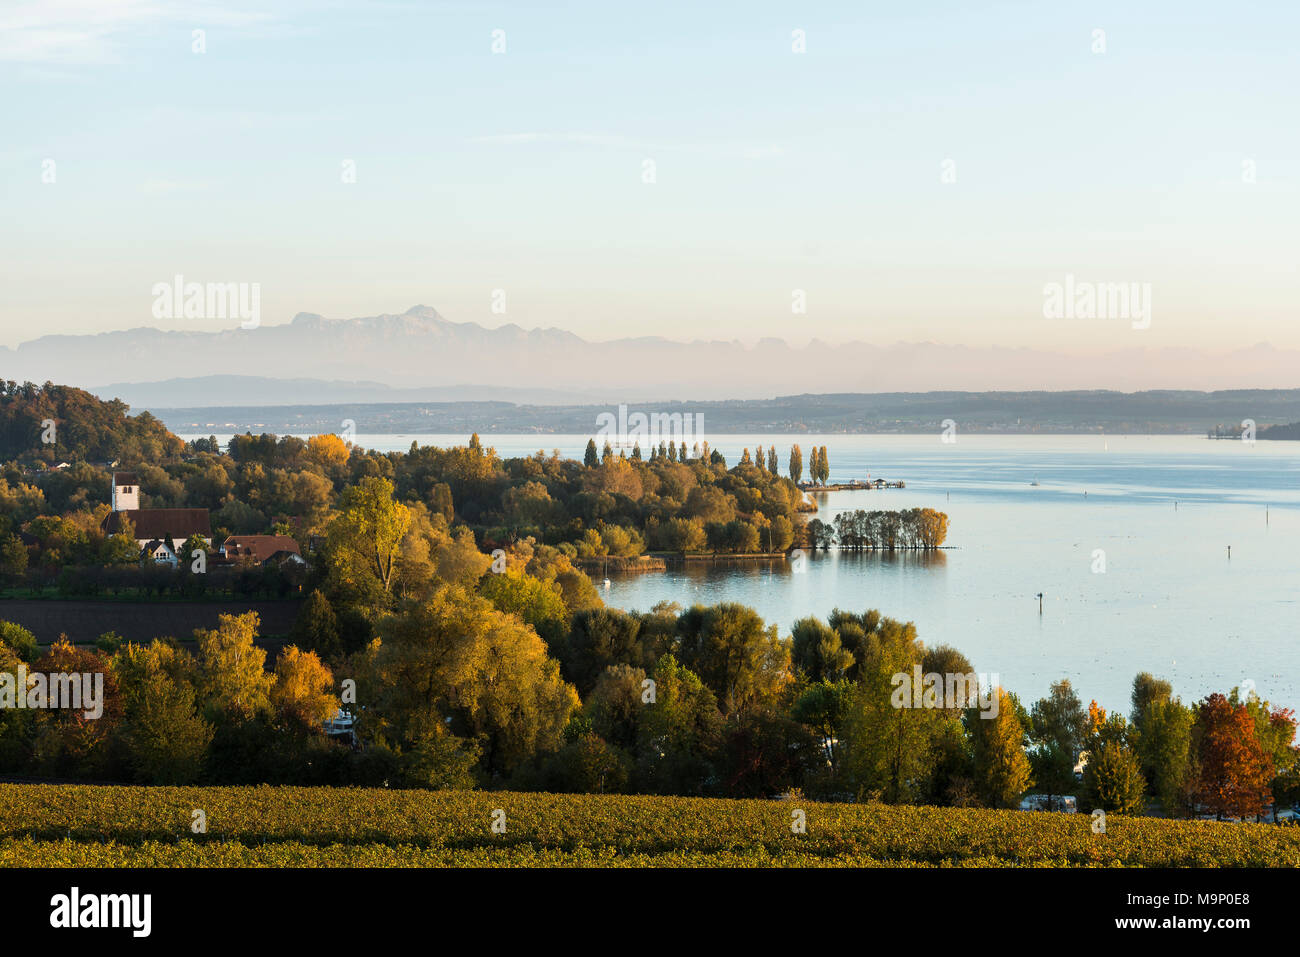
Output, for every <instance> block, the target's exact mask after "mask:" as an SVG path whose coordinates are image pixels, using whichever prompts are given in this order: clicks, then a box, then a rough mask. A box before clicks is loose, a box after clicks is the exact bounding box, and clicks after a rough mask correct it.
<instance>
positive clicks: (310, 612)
mask: <svg viewBox="0 0 1300 957" xmlns="http://www.w3.org/2000/svg"><path fill="white" fill-rule="evenodd" d="M289 637H290V640H291V641H292V642H293V643H294V644H295V645H297V646H298V647H300V648H305V649H307V650H308V651H314V652H316V654H318V655H320V656H321V657H322V658H325V659H327V660H329V659H332V658H336V657H338V656H339V655H341V654H342V653H343V645H342V642H341V641H340V639H339V622H338V617H337V616H336V615H335V614H334V609H333V607H332V606H331V605H330V601H329V599H328V598H326V597H325V594H324V593H323V592H322V591H321V590H320V589H319V588H315V589H312V593H311V594H310V595H308V596H307V600H306V601H304V602H303V603H302V608H301V609H299V611H298V617H297V618H296V619H295V620H294V623H293V630H292V631H291V632H290V633H289Z"/></svg>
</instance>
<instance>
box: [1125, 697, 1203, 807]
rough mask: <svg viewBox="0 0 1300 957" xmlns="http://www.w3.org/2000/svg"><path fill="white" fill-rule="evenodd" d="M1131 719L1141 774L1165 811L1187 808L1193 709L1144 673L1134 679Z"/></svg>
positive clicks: (1190, 770) (1190, 768) (1190, 769)
mask: <svg viewBox="0 0 1300 957" xmlns="http://www.w3.org/2000/svg"><path fill="white" fill-rule="evenodd" d="M1132 700H1133V712H1132V721H1133V728H1134V732H1135V734H1136V739H1137V740H1136V745H1135V746H1136V749H1137V754H1138V762H1139V764H1140V766H1141V769H1142V776H1143V777H1144V778H1145V779H1146V781H1147V784H1148V788H1149V791H1150V793H1151V794H1152V795H1153V796H1154V797H1156V798H1158V799H1159V800H1160V804H1161V806H1162V807H1163V808H1164V811H1165V813H1166V814H1169V815H1175V814H1182V813H1184V812H1185V811H1186V809H1187V787H1188V782H1189V779H1190V777H1191V772H1192V761H1191V757H1192V756H1191V747H1192V740H1191V739H1192V723H1193V721H1194V715H1193V714H1192V709H1191V708H1187V707H1184V706H1183V704H1182V702H1180V701H1179V700H1178V699H1177V698H1174V697H1173V688H1172V686H1171V685H1170V684H1169V682H1167V681H1160V680H1159V679H1157V678H1154V677H1153V676H1152V675H1150V674H1147V673H1146V672H1143V673H1141V674H1139V675H1138V676H1137V677H1136V678H1134V679H1133V698H1132Z"/></svg>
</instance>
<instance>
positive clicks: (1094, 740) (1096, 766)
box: [1083, 709, 1146, 814]
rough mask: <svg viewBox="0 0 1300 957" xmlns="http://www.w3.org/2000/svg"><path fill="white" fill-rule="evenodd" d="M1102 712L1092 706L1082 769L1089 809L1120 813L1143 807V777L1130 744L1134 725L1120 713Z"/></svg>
mask: <svg viewBox="0 0 1300 957" xmlns="http://www.w3.org/2000/svg"><path fill="white" fill-rule="evenodd" d="M1102 715H1104V712H1102V711H1100V710H1099V709H1095V710H1094V719H1093V724H1092V729H1091V731H1090V733H1089V734H1088V738H1087V742H1086V743H1087V747H1088V760H1087V764H1086V765H1085V766H1084V769H1083V796H1084V803H1085V806H1086V807H1087V808H1088V809H1092V808H1101V809H1102V810H1104V811H1118V812H1120V813H1122V814H1132V813H1137V812H1139V811H1141V810H1142V807H1143V803H1142V797H1143V794H1144V792H1145V790H1146V781H1145V780H1144V779H1143V777H1142V768H1141V764H1140V762H1139V760H1138V755H1137V752H1136V751H1135V750H1134V748H1133V738H1134V729H1133V726H1132V725H1130V724H1129V723H1128V722H1127V721H1126V720H1125V719H1124V716H1123V715H1120V714H1113V715H1111V716H1110V717H1109V718H1105V719H1104V720H1101V721H1098V720H1097V718H1100V717H1101V716H1102Z"/></svg>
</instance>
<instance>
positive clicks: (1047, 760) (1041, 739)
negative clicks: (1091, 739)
mask: <svg viewBox="0 0 1300 957" xmlns="http://www.w3.org/2000/svg"><path fill="white" fill-rule="evenodd" d="M1087 731H1088V715H1087V712H1085V711H1084V709H1083V703H1082V702H1081V701H1080V700H1079V696H1078V695H1077V694H1075V693H1074V689H1073V688H1071V687H1070V682H1069V681H1068V680H1066V679H1064V678H1062V679H1061V680H1060V681H1057V682H1055V683H1053V684H1052V686H1051V689H1050V693H1049V694H1048V696H1047V697H1046V698H1043V699H1041V700H1039V701H1037V702H1035V703H1034V706H1033V708H1032V709H1031V710H1030V720H1029V740H1030V744H1031V747H1032V750H1031V751H1030V752H1029V762H1030V765H1031V767H1032V768H1033V774H1034V781H1035V783H1036V784H1037V786H1038V787H1039V788H1040V789H1041V790H1042V791H1044V792H1045V793H1046V794H1047V798H1048V808H1049V809H1050V808H1051V802H1052V798H1053V797H1054V796H1055V795H1058V794H1062V795H1063V794H1069V793H1073V791H1074V790H1075V780H1074V765H1075V760H1076V758H1077V756H1078V754H1079V752H1080V751H1082V750H1083V739H1084V736H1085V735H1086V734H1087Z"/></svg>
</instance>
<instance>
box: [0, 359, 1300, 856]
mask: <svg viewBox="0 0 1300 957" xmlns="http://www.w3.org/2000/svg"><path fill="white" fill-rule="evenodd" d="M127 413H128V409H127V407H126V406H125V405H123V404H122V403H120V402H100V401H99V400H97V399H95V398H94V397H92V396H90V395H88V394H87V393H85V392H81V391H80V390H77V389H73V388H69V387H64V386H55V385H50V384H47V385H45V386H41V387H37V386H33V385H31V384H24V385H18V384H16V383H5V384H4V385H3V387H2V388H0V458H2V459H3V461H4V465H3V474H2V475H0V575H3V578H4V586H5V593H4V594H5V595H6V599H7V601H5V600H0V619H4V623H3V624H0V676H8V679H7V680H5V678H3V677H0V773H4V774H6V775H9V776H11V777H12V776H16V777H19V778H25V779H30V780H35V781H60V782H69V781H77V780H85V781H95V782H121V783H122V784H132V785H172V786H187V787H213V788H218V787H220V786H229V785H255V784H264V783H266V784H274V785H285V786H288V785H296V786H322V785H336V786H338V785H350V786H364V787H375V788H389V789H436V790H450V791H458V792H461V791H475V790H478V791H484V790H492V791H502V792H506V791H509V792H558V793H565V794H573V793H586V794H592V795H617V794H640V795H657V796H663V797H665V798H667V797H669V796H678V797H682V798H703V797H712V798H730V799H769V798H774V797H779V796H785V797H794V798H795V799H797V800H801V801H808V802H831V803H833V804H835V805H850V804H866V805H870V806H871V807H878V806H929V807H930V808H932V809H933V813H940V810H941V809H949V810H947V811H946V812H944V813H951V814H958V813H971V812H970V811H963V812H959V811H958V810H956V809H979V808H984V809H994V810H995V809H1015V808H1019V807H1021V806H1022V802H1025V801H1026V796H1027V795H1032V796H1036V799H1039V800H1040V801H1041V803H1042V804H1043V805H1044V806H1045V807H1047V808H1049V809H1053V810H1055V809H1060V808H1066V809H1069V810H1075V809H1077V810H1083V811H1092V810H1094V809H1097V810H1101V811H1104V812H1109V813H1112V814H1113V815H1115V816H1116V820H1117V821H1118V822H1122V821H1123V820H1124V818H1125V817H1132V816H1135V815H1147V816H1152V817H1159V818H1175V817H1210V818H1219V819H1237V820H1259V821H1265V820H1268V819H1270V818H1272V817H1273V816H1274V811H1275V810H1276V809H1278V808H1286V807H1288V806H1289V805H1291V804H1293V803H1294V802H1295V801H1296V799H1297V797H1300V750H1298V749H1297V747H1296V746H1295V744H1294V738H1295V728H1296V721H1295V717H1294V715H1293V713H1292V712H1291V711H1289V710H1285V709H1281V708H1276V707H1273V706H1272V705H1270V704H1269V703H1268V702H1267V701H1263V700H1261V699H1260V698H1259V697H1258V696H1256V695H1254V694H1253V693H1249V692H1247V693H1243V692H1240V691H1238V690H1237V689H1230V688H1225V689H1224V693H1222V694H1211V695H1208V696H1207V697H1205V698H1204V699H1202V700H1200V701H1197V702H1193V703H1184V702H1183V701H1181V700H1180V698H1179V697H1178V696H1177V695H1176V693H1175V690H1176V689H1174V688H1173V687H1172V686H1171V685H1170V684H1169V683H1168V682H1166V681H1163V680H1160V679H1159V678H1158V677H1154V676H1152V675H1148V674H1139V675H1137V676H1136V678H1135V680H1134V682H1133V689H1132V701H1131V709H1130V711H1129V713H1128V714H1119V713H1107V712H1106V711H1104V710H1103V709H1102V708H1101V707H1099V706H1098V705H1097V704H1096V702H1093V703H1092V704H1091V705H1085V704H1084V698H1082V697H1080V693H1079V691H1076V689H1075V688H1073V687H1072V686H1071V683H1070V682H1069V681H1068V680H1061V681H1059V682H1057V683H1055V684H1053V685H1052V686H1051V687H1050V688H1049V689H1045V691H1046V695H1045V697H1043V698H1042V699H1041V700H1039V701H1036V702H1022V701H1021V700H1019V699H1018V698H1017V696H1016V695H1014V694H1012V693H1010V692H1009V691H1007V690H1006V689H1004V688H1001V687H999V686H998V684H997V676H996V674H985V673H980V672H977V671H976V668H975V665H974V664H973V663H972V662H970V661H969V660H967V659H966V658H965V657H964V656H963V655H962V653H961V652H960V651H959V650H958V649H956V648H953V647H949V646H947V645H944V644H939V645H931V644H928V643H926V642H925V640H924V636H922V635H918V634H917V630H916V628H915V627H914V625H912V624H911V623H909V622H906V621H900V620H895V619H893V618H890V617H887V616H884V615H882V614H880V613H879V612H878V611H876V610H872V609H851V610H842V609H827V610H826V614H825V616H824V617H809V618H803V619H801V620H798V621H793V622H768V621H764V620H763V619H762V618H761V617H760V616H759V615H758V613H757V612H755V611H754V610H753V609H751V608H748V607H745V606H743V605H738V604H731V603H723V604H717V605H709V606H705V605H689V606H683V605H680V604H674V603H671V602H664V603H661V604H659V605H656V606H655V607H653V608H651V609H648V610H642V611H624V610H619V609H615V608H610V607H606V606H605V604H604V602H603V601H602V599H601V592H600V590H598V589H597V587H596V586H595V585H594V584H593V582H592V580H591V579H590V578H589V577H588V574H587V572H586V571H584V568H583V566H584V564H589V562H590V560H591V559H595V558H605V557H611V558H622V559H633V558H636V557H638V556H641V555H643V554H647V553H657V554H660V555H690V554H719V555H724V554H730V555H743V554H751V553H759V554H777V553H786V552H789V551H791V550H793V549H809V550H813V549H820V548H830V547H838V548H840V549H844V550H851V551H858V550H865V549H880V550H891V549H904V548H907V549H920V550H932V549H936V548H939V547H940V546H942V545H943V543H944V541H945V538H946V535H947V526H948V516H947V515H945V514H943V513H942V512H937V511H933V510H929V509H902V510H896V511H889V510H880V511H863V510H856V511H852V512H844V513H841V514H839V515H838V516H836V517H834V518H833V519H832V520H831V521H829V522H825V521H820V520H818V519H816V518H810V516H812V515H814V513H815V512H816V507H815V506H814V505H812V504H811V503H810V502H809V500H808V498H807V496H806V495H805V494H804V492H803V491H801V490H800V488H799V483H800V482H802V481H803V474H802V473H803V468H804V452H803V450H801V449H800V448H799V447H798V446H795V447H794V448H792V449H791V450H790V451H789V452H788V453H786V455H785V458H786V467H785V470H784V473H783V471H782V469H781V468H780V465H781V463H780V461H779V456H778V452H777V450H776V449H775V448H774V447H772V446H771V445H769V446H768V448H767V449H766V450H764V449H763V448H762V446H761V445H756V446H755V449H754V452H753V453H752V454H751V452H750V450H746V452H745V453H744V455H742V457H741V460H740V461H739V462H737V463H736V464H734V465H729V464H728V463H727V462H726V461H725V460H724V459H723V457H722V456H721V455H720V454H719V453H718V452H717V451H716V450H714V449H710V448H708V447H707V445H706V444H701V445H700V446H699V447H698V448H696V447H692V448H687V447H686V446H685V444H684V443H683V444H682V445H681V446H680V447H673V446H671V445H668V444H665V445H662V446H657V447H655V448H654V449H652V450H642V449H640V448H639V447H634V448H632V449H631V450H630V452H629V451H628V450H626V449H624V450H621V451H620V452H615V451H614V450H613V449H611V448H608V447H607V448H605V449H598V448H597V447H596V444H595V442H594V441H593V442H592V443H591V445H589V446H588V449H587V453H586V456H585V458H584V461H575V460H570V459H565V458H562V457H561V456H560V455H559V454H558V453H552V454H546V453H543V452H539V453H537V454H536V455H533V456H530V457H526V458H506V459H503V458H500V457H499V456H497V455H496V453H495V452H494V451H493V450H492V449H491V448H489V447H486V446H485V445H484V444H483V443H482V442H481V441H480V440H479V438H478V436H474V437H473V438H472V439H471V440H470V441H469V443H468V444H467V445H465V446H462V447H455V448H435V447H428V446H423V447H422V446H418V445H415V444H412V446H411V448H410V449H409V450H408V451H406V452H404V453H387V454H379V453H376V452H373V451H367V450H364V449H361V448H358V447H355V446H352V445H349V444H348V443H346V442H345V441H343V439H341V438H339V437H338V436H334V435H317V436H313V437H311V438H309V439H306V440H304V439H299V438H295V437H292V436H283V437H276V436H273V435H260V436H254V435H243V436H236V437H234V438H233V439H232V440H231V441H230V442H229V443H228V444H227V446H226V447H225V448H221V447H220V446H219V445H218V443H217V442H216V441H215V439H205V440H198V441H193V442H189V443H186V442H183V441H181V440H180V439H179V438H177V437H176V436H174V435H172V434H171V433H169V432H168V431H167V430H166V429H165V428H164V427H163V426H162V425H161V424H160V423H159V422H158V421H157V420H155V419H153V418H151V417H150V416H149V415H148V414H147V413H146V414H142V415H139V416H130V415H128V414H127ZM51 424H52V428H51ZM827 456H828V451H827V449H826V448H825V447H821V448H814V449H812V450H811V454H810V455H809V459H808V462H809V464H810V465H811V474H810V477H811V478H812V480H813V481H814V482H819V483H825V482H826V481H827V479H828V476H829V469H828V466H827V461H828V458H827ZM254 597H257V598H263V599H267V600H271V599H277V600H280V601H283V602H284V603H286V604H288V605H289V606H290V607H291V609H292V616H291V618H290V621H291V625H290V627H289V628H288V629H287V631H288V633H287V634H286V633H280V634H265V633H264V630H265V629H264V628H263V622H262V619H261V617H260V616H259V614H258V613H257V612H256V611H250V610H247V600H250V599H252V598H254ZM79 598H98V599H112V600H114V601H116V602H118V603H119V605H120V607H121V608H122V609H123V619H122V620H123V621H124V622H125V621H126V620H127V618H128V615H129V616H134V617H136V618H138V616H139V615H141V614H145V615H148V614H150V613H151V610H154V609H159V608H166V607H168V605H169V603H171V604H175V603H177V602H181V601H182V600H188V601H208V602H211V601H214V600H221V601H223V602H226V603H227V606H226V607H228V611H227V612H226V613H224V614H221V615H220V616H219V618H218V619H217V620H216V621H214V622H213V625H214V627H203V628H196V629H193V630H191V631H190V632H189V633H180V634H173V635H169V636H162V637H157V638H155V639H154V640H151V641H141V640H138V639H137V638H136V636H134V635H131V634H127V635H122V634H120V633H119V628H121V627H123V626H121V625H118V624H117V623H115V621H114V620H113V616H112V614H108V615H106V616H105V619H104V622H103V633H102V634H101V635H99V636H98V640H91V641H71V640H68V639H67V638H64V637H60V636H59V635H57V634H38V633H37V632H38V631H39V629H35V628H34V627H27V626H25V625H24V624H23V623H22V622H21V621H17V620H12V616H9V615H6V610H5V609H6V604H7V603H9V604H12V605H14V606H15V607H16V606H17V605H18V604H23V605H24V606H31V605H36V604H43V605H44V607H45V608H46V609H48V610H47V612H46V615H47V617H49V616H53V618H54V619H55V620H57V617H58V615H59V614H60V609H61V608H67V607H71V606H72V605H73V604H75V600H76V599H79ZM33 599H41V601H34V600H33ZM115 607H116V606H115ZM72 673H77V674H95V675H102V679H101V681H100V689H101V690H100V691H99V692H98V694H99V696H100V699H99V700H98V701H97V702H95V709H94V710H97V711H98V713H97V714H95V715H94V716H93V717H91V716H88V715H90V714H92V709H90V708H88V707H86V708H79V709H73V708H66V707H50V706H47V703H46V702H45V700H44V696H45V695H46V694H47V691H48V693H50V694H52V689H53V684H51V685H50V686H49V688H48V689H43V690H42V692H41V695H42V701H40V702H36V701H35V700H34V698H33V694H34V690H33V689H35V688H36V687H37V685H38V684H40V681H39V680H38V676H53V675H59V674H72ZM1080 690H1083V689H1080ZM83 704H84V702H83ZM21 787H25V786H22V785H4V786H0V789H10V790H9V791H7V793H6V794H4V795H2V796H0V804H4V802H5V801H11V802H14V803H15V807H17V806H19V805H22V804H23V802H24V801H26V800H28V798H27V797H24V796H23V795H24V794H26V792H21V791H14V790H12V789H13V788H21ZM123 793H126V792H125V791H124V792H123ZM132 793H135V792H132ZM149 793H150V794H158V795H163V796H165V795H166V794H167V793H168V792H165V791H163V792H149ZM162 799H163V798H161V797H160V798H159V800H162ZM131 800H135V798H131ZM150 800H152V798H151V799H150ZM221 800H226V798H221ZM295 800H298V799H297V798H295ZM575 806H576V805H575ZM449 813H450V812H449ZM584 813H586V812H584ZM602 813H603V812H602ZM738 813H739V812H738ZM745 813H748V812H745ZM927 813H930V812H927ZM988 813H993V811H992V810H990V811H989V812H988ZM1006 813H1007V816H1006V818H1005V820H1006V821H1010V820H1012V819H1023V818H1025V817H1034V816H1033V815H1020V814H1013V813H1011V812H1009V811H1008V812H1006ZM21 817H22V815H21V814H19V813H17V812H15V814H14V815H9V816H7V819H12V820H13V821H20V820H21ZM1053 817H1057V816H1056V815H1053ZM1065 817H1066V816H1064V815H1061V816H1060V818H1061V819H1062V820H1065ZM918 820H919V819H918ZM927 820H929V819H927ZM954 820H957V819H956V818H954ZM962 820H965V819H962ZM998 820H999V821H1003V820H1004V818H998ZM1164 823H1167V824H1168V826H1170V827H1172V826H1174V822H1162V826H1163V824H1164ZM11 826H13V827H18V826H19V825H17V824H14V825H11ZM933 826H936V827H937V826H939V825H933ZM944 826H946V825H944ZM963 826H965V825H963ZM997 826H999V827H1004V826H1005V827H1008V828H1015V827H1019V825H1012V824H1009V823H1006V824H998V825H997ZM1071 826H1077V827H1078V828H1080V829H1082V830H1081V833H1085V832H1086V831H1087V828H1088V821H1087V820H1085V819H1084V818H1082V817H1080V818H1078V819H1077V820H1076V821H1075V822H1074V823H1073V824H1072V825H1071ZM1114 826H1115V827H1116V828H1121V827H1122V825H1121V824H1120V823H1116V824H1115V825H1114ZM1152 826H1155V825H1154V824H1153V825H1152ZM1214 826H1215V825H1202V828H1207V827H1214ZM1229 826H1232V827H1243V828H1244V827H1247V826H1248V825H1244V824H1242V825H1223V827H1229ZM1249 826H1251V827H1260V828H1262V827H1263V825H1249ZM105 828H106V832H107V831H112V828H111V827H109V825H107V824H106V825H105ZM1273 830H1277V829H1276V828H1274V829H1273ZM19 833H20V832H18V831H6V832H5V835H4V836H5V837H6V838H14V839H16V838H17V836H18V834H19ZM1134 833H1136V832H1134ZM1198 833H1200V832H1198ZM1243 833H1245V832H1243ZM1250 833H1255V832H1250ZM1260 833H1262V831H1261V832H1260ZM1270 833H1271V832H1270ZM746 837H747V835H745V834H743V833H742V834H738V835H737V837H736V840H737V841H739V842H742V843H743V842H744V841H745V840H746ZM1071 840H1073V838H1071ZM1154 840H1155V842H1156V843H1159V839H1158V838H1157V839H1154ZM1207 840H1208V838H1207ZM1234 840H1235V839H1234ZM1252 840H1254V839H1252ZM1258 841H1259V842H1263V843H1257V844H1256V845H1251V846H1255V847H1258V848H1265V847H1267V848H1268V850H1267V851H1266V852H1265V851H1261V852H1260V853H1259V854H1256V853H1254V852H1252V853H1247V854H1245V855H1244V856H1243V857H1241V858H1240V859H1238V860H1232V859H1231V857H1232V855H1231V854H1230V853H1229V852H1227V851H1222V852H1221V851H1220V850H1214V851H1213V852H1212V853H1211V852H1209V851H1206V852H1205V853H1206V854H1207V855H1209V859H1212V861H1213V862H1217V863H1255V864H1259V863H1286V862H1288V861H1289V862H1290V863H1292V864H1294V863H1297V860H1298V858H1297V856H1296V855H1297V853H1298V852H1297V847H1300V843H1297V844H1290V843H1286V842H1283V843H1281V844H1279V843H1277V842H1272V843H1268V842H1264V839H1263V838H1259V839H1258ZM1269 841H1272V839H1271V838H1270V839H1269ZM307 843H308V844H310V843H311V841H310V840H309V841H308V842H307ZM1011 843H1013V842H1011V841H1010V840H1008V842H1007V846H1009V845H1010V844H1011ZM972 846H973V845H972ZM1215 846H1216V847H1218V845H1215ZM2 851H3V848H0V852H2ZM304 853H306V852H304ZM963 853H964V852H963V851H962V850H961V849H959V848H956V847H954V849H953V850H952V852H951V856H952V857H958V856H961V855H962V854H963ZM1025 853H1030V851H1029V850H1026V852H1025ZM1144 853H1145V852H1144ZM1196 853H1200V852H1199V851H1198V852H1196ZM845 854H846V857H852V854H850V853H849V852H848V851H846V852H845ZM1260 854H1263V855H1264V859H1261V858H1260ZM891 855H892V857H891ZM886 857H887V858H889V859H900V860H901V859H906V853H905V852H903V851H900V850H898V849H897V848H895V849H893V850H891V851H889V853H888V854H887V855H886ZM942 859H944V860H946V859H948V858H947V857H944V858H942ZM1126 860H1128V861H1129V862H1130V863H1144V862H1145V863H1151V862H1153V860H1154V859H1146V858H1142V856H1141V855H1138V856H1136V857H1134V858H1132V859H1128V858H1126ZM1198 860H1200V858H1198ZM1057 862H1066V863H1089V862H1094V863H1095V862H1096V861H1095V860H1094V859H1093V858H1090V857H1089V856H1088V855H1087V854H1083V853H1080V854H1074V852H1068V853H1067V852H1065V851H1062V852H1061V855H1060V860H1058V861H1057Z"/></svg>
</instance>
